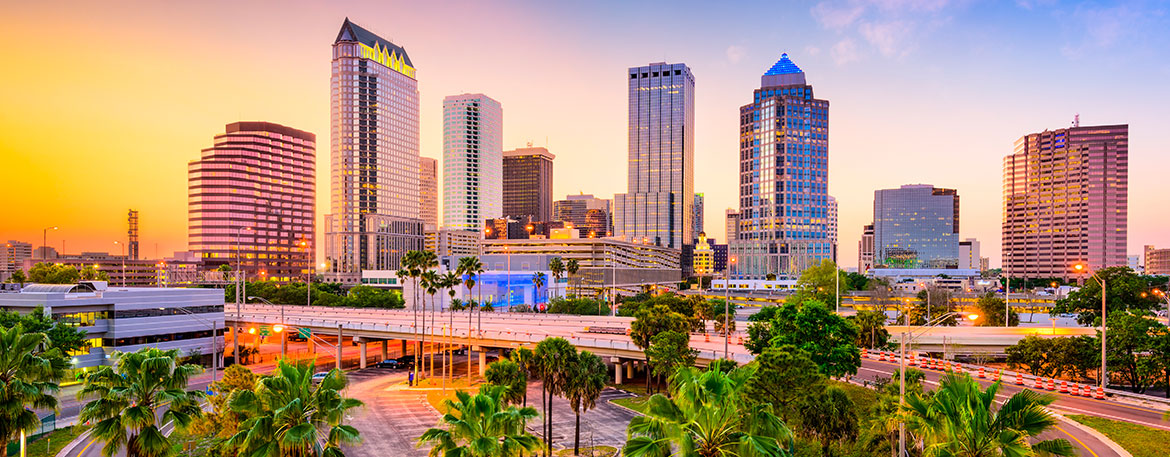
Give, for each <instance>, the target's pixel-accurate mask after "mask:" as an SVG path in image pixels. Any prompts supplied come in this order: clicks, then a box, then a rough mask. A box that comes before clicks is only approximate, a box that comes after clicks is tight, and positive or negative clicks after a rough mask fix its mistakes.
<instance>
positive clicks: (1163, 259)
mask: <svg viewBox="0 0 1170 457" xmlns="http://www.w3.org/2000/svg"><path fill="white" fill-rule="evenodd" d="M1143 253H1144V260H1143V264H1144V265H1145V266H1144V270H1145V274H1148V275H1158V276H1163V275H1170V249H1166V248H1162V249H1158V248H1156V247H1154V246H1152V245H1148V244H1147V245H1145V247H1144V248H1143Z"/></svg>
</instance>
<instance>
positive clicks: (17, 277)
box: [8, 268, 28, 287]
mask: <svg viewBox="0 0 1170 457" xmlns="http://www.w3.org/2000/svg"><path fill="white" fill-rule="evenodd" d="M8 282H10V283H14V284H20V287H24V283H26V282H28V277H27V276H25V275H24V270H21V269H19V268H17V269H16V271H13V272H12V275H11V276H9V277H8Z"/></svg>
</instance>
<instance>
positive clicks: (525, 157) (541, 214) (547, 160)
mask: <svg viewBox="0 0 1170 457" xmlns="http://www.w3.org/2000/svg"><path fill="white" fill-rule="evenodd" d="M556 157H557V156H555V155H553V154H552V153H550V152H548V148H542V147H539V146H538V147H532V143H529V144H528V147H526V148H517V149H513V150H511V151H504V205H503V208H504V213H503V215H504V216H506V217H511V218H514V219H517V220H520V221H525V222H527V221H540V222H549V221H551V220H552V217H553V208H552V207H553V203H552V183H553V159H556Z"/></svg>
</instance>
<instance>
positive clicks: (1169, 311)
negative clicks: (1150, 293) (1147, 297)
mask: <svg viewBox="0 0 1170 457" xmlns="http://www.w3.org/2000/svg"><path fill="white" fill-rule="evenodd" d="M1154 295H1157V296H1159V297H1162V298H1164V299H1166V322H1167V323H1166V325H1168V326H1170V294H1166V293H1165V292H1162V289H1154Z"/></svg>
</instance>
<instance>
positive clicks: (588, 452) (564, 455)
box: [553, 446, 618, 457]
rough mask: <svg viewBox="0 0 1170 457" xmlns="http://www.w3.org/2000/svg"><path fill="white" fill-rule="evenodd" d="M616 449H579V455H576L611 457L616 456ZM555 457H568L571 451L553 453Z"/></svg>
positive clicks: (609, 447) (607, 447) (601, 447)
mask: <svg viewBox="0 0 1170 457" xmlns="http://www.w3.org/2000/svg"><path fill="white" fill-rule="evenodd" d="M617 451H618V450H617V448H616V447H613V446H593V447H584V446H582V447H581V453H580V454H578V455H581V456H585V457H613V456H615V455H617ZM553 455H556V456H557V457H570V456H572V455H573V450H572V449H561V450H559V451H556V452H554V453H553Z"/></svg>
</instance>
